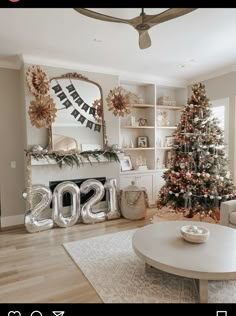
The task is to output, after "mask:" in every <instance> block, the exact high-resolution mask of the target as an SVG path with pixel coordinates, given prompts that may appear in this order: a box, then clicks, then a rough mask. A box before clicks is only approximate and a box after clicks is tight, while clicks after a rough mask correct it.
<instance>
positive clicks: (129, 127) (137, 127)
mask: <svg viewBox="0 0 236 316" xmlns="http://www.w3.org/2000/svg"><path fill="white" fill-rule="evenodd" d="M120 128H128V129H147V128H155V126H121V127H120Z"/></svg>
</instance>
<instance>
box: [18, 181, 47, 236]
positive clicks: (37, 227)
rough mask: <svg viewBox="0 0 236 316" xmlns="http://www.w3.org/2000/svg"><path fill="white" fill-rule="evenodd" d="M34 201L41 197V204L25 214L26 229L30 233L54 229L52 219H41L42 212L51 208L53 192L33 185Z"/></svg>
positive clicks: (45, 187) (42, 186)
mask: <svg viewBox="0 0 236 316" xmlns="http://www.w3.org/2000/svg"><path fill="white" fill-rule="evenodd" d="M31 195H32V199H34V198H36V197H39V202H38V203H37V204H36V205H34V206H33V209H32V210H29V211H28V212H27V213H26V214H25V220H24V221H25V227H26V230H27V231H28V232H29V233H35V232H41V231H43V230H48V229H50V228H52V227H53V220H52V219H50V218H49V219H39V215H40V214H41V213H42V211H43V210H44V209H45V208H46V207H48V206H49V204H50V203H51V200H52V192H51V190H50V189H49V188H48V187H47V186H44V185H33V186H32V191H31Z"/></svg>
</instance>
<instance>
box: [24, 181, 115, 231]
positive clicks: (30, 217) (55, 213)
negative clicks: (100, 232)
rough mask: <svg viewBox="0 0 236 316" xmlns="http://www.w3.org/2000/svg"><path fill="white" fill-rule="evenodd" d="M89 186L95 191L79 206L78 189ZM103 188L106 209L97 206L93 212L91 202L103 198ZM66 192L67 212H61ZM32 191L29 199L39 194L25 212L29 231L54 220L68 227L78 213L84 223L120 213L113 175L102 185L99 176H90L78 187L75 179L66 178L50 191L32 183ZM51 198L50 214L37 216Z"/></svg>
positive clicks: (46, 226) (51, 224) (49, 224)
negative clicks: (96, 178)
mask: <svg viewBox="0 0 236 316" xmlns="http://www.w3.org/2000/svg"><path fill="white" fill-rule="evenodd" d="M91 190H93V191H94V194H93V195H92V197H90V199H89V200H88V201H87V202H86V203H85V204H83V206H82V208H81V207H80V192H81V193H88V192H89V191H91ZM105 191H106V198H107V204H108V210H107V212H104V211H100V212H99V210H97V211H96V212H94V211H93V206H94V205H96V204H97V203H98V202H100V201H101V200H102V198H103V196H104V194H105ZM66 192H68V193H70V195H71V202H72V203H71V204H72V205H71V209H70V215H69V216H64V214H63V195H64V194H65V193H66ZM31 195H32V199H34V198H36V197H39V201H37V203H36V204H35V205H34V207H33V208H32V210H29V211H28V212H27V213H26V214H25V227H26V230H27V231H28V232H29V233H35V232H40V231H44V230H48V229H51V228H52V227H53V226H54V224H56V225H57V226H59V227H70V226H73V225H75V224H76V223H77V222H78V219H79V217H80V216H81V218H82V222H83V223H85V224H93V223H98V222H103V221H105V220H111V219H115V218H119V217H120V211H119V208H118V199H117V190H116V179H108V180H107V181H106V183H105V184H104V186H103V184H102V183H101V182H99V181H98V180H95V179H89V180H86V181H84V182H83V183H82V185H81V187H80V189H79V187H78V186H77V185H76V184H75V183H73V182H71V181H65V182H62V183H59V184H58V185H57V186H56V188H55V189H54V192H53V195H52V192H51V190H50V189H49V188H48V187H47V186H44V185H33V186H32V191H31ZM51 201H52V205H53V210H52V218H50V219H40V217H41V216H40V215H41V213H42V212H43V211H44V210H45V209H46V208H47V207H48V206H49V205H50V203H51Z"/></svg>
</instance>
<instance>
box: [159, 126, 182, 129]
mask: <svg viewBox="0 0 236 316" xmlns="http://www.w3.org/2000/svg"><path fill="white" fill-rule="evenodd" d="M176 127H177V126H157V129H158V128H159V129H176Z"/></svg>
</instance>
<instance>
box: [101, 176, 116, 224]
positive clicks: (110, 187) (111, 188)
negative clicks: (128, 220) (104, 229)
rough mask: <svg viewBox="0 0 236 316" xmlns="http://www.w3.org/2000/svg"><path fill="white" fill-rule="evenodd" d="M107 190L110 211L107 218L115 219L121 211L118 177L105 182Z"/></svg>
mask: <svg viewBox="0 0 236 316" xmlns="http://www.w3.org/2000/svg"><path fill="white" fill-rule="evenodd" d="M104 188H105V189H106V192H107V202H108V213H107V219H108V220H109V219H115V218H119V217H120V211H119V206H118V199H117V190H116V179H108V180H107V181H106V183H105V184H104Z"/></svg>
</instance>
